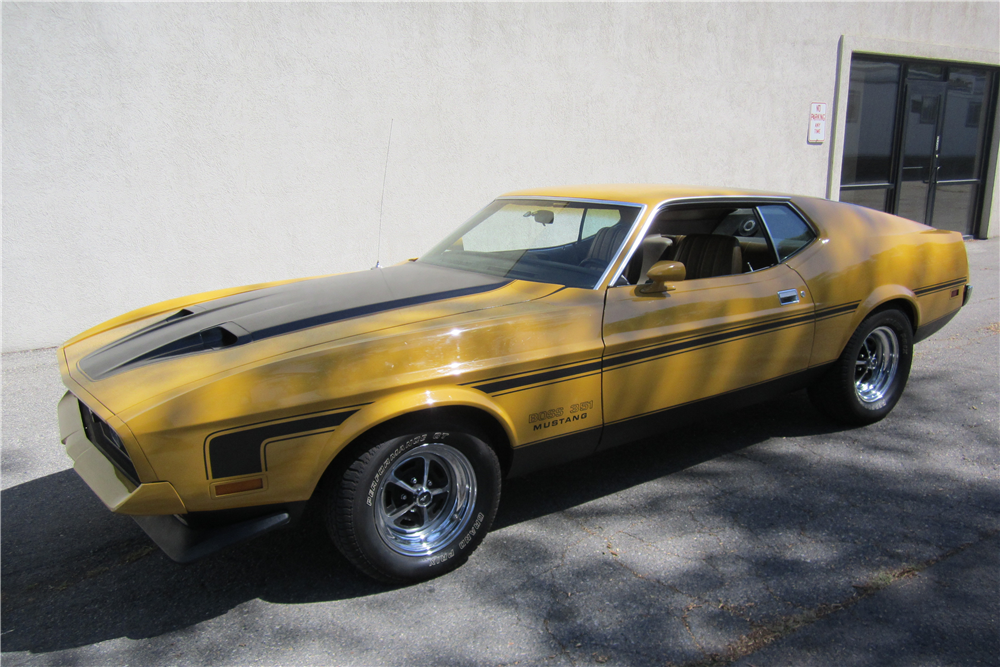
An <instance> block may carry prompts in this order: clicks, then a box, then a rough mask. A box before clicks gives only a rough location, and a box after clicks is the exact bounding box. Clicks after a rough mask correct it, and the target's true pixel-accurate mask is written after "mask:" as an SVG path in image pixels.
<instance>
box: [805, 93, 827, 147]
mask: <svg viewBox="0 0 1000 667" xmlns="http://www.w3.org/2000/svg"><path fill="white" fill-rule="evenodd" d="M824 141H826V104H825V103H824V102H813V103H812V104H810V105H809V143H811V144H821V143H823V142H824Z"/></svg>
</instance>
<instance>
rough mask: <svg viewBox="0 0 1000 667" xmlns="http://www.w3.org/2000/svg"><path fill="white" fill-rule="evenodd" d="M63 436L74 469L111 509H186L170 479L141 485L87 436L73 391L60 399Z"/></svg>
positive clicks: (171, 511) (127, 511)
mask: <svg viewBox="0 0 1000 667" xmlns="http://www.w3.org/2000/svg"><path fill="white" fill-rule="evenodd" d="M59 432H60V440H61V441H62V443H63V444H64V445H66V454H68V455H69V457H70V458H71V459H73V469H74V470H75V471H76V473H77V474H78V475H79V476H80V477H81V478H83V481H84V482H86V483H87V486H89V487H90V489H91V491H93V492H94V493H95V494H97V497H98V498H100V499H101V502H103V503H104V504H105V505H107V507H108V509H110V510H111V511H112V512H117V513H118V514H133V515H136V514H138V515H145V514H166V515H169V514H184V513H186V512H187V509H186V508H185V507H184V502H183V501H182V500H181V499H180V496H178V495H177V491H175V490H174V487H173V486H172V485H171V484H170V482H143V483H140V484H139V485H138V486H137V485H136V484H134V483H133V482H132V480H130V479H129V478H128V476H127V475H126V474H124V473H123V472H122V471H120V470H119V469H118V468H116V467H115V465H114V463H112V462H111V460H110V459H109V458H108V457H107V456H106V455H105V454H104V452H102V451H101V450H100V449H98V448H97V447H96V446H94V444H93V443H92V442H91V441H90V440H89V439H87V433H86V431H85V430H84V426H83V417H82V416H81V414H80V403H79V401H78V400H77V398H76V396H74V395H73V394H71V393H70V392H66V395H65V396H63V397H62V400H60V401H59Z"/></svg>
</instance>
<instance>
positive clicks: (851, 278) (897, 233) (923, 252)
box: [788, 197, 969, 366]
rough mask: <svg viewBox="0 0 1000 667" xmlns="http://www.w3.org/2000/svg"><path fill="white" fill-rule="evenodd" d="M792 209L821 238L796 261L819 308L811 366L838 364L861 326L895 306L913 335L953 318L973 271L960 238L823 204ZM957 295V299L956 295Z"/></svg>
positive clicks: (799, 201) (805, 201) (801, 203)
mask: <svg viewBox="0 0 1000 667" xmlns="http://www.w3.org/2000/svg"><path fill="white" fill-rule="evenodd" d="M792 201H793V203H794V204H795V205H796V206H797V207H798V208H799V210H801V211H802V212H803V213H805V214H806V216H807V217H808V218H809V219H810V221H811V222H812V223H813V224H814V225H815V226H816V228H817V229H818V230H819V232H820V238H819V239H817V241H815V242H814V243H813V244H812V245H810V246H809V247H808V248H806V249H805V250H803V251H802V252H801V253H799V254H798V255H796V256H795V257H793V258H791V259H790V260H789V261H788V265H789V266H790V267H791V268H793V269H795V270H796V271H798V272H799V274H800V275H801V276H802V278H803V280H805V281H806V283H807V284H808V285H809V289H810V291H811V293H812V295H813V299H814V300H815V303H816V309H817V312H818V313H821V312H822V311H823V309H830V311H829V312H831V313H834V314H832V315H831V316H829V317H822V316H820V317H818V319H817V322H816V335H815V339H814V342H813V350H812V357H811V360H810V365H812V366H816V365H820V364H824V363H828V362H831V361H834V360H835V359H837V357H839V356H840V354H841V352H842V351H843V349H844V346H845V345H846V344H847V341H848V339H849V338H850V337H851V335H852V334H853V333H854V331H855V330H856V329H857V327H858V325H859V324H860V323H861V322H862V320H864V318H865V317H867V316H868V315H869V314H870V313H871V312H872V311H873V310H875V309H877V308H878V307H880V306H882V305H883V304H886V303H888V302H890V301H899V302H904V303H905V304H906V305H907V307H908V310H909V312H908V315H910V317H911V318H912V320H913V324H914V329H915V330H916V329H917V328H920V327H923V326H926V325H928V324H932V323H933V322H935V321H936V320H939V319H941V318H943V317H947V316H949V315H951V314H954V313H955V312H956V311H957V310H958V309H959V308H961V306H962V289H961V285H963V284H964V283H965V282H967V281H968V276H969V266H968V258H967V256H966V251H965V243H964V241H963V240H962V236H961V234H959V233H957V232H951V231H946V230H939V229H934V228H932V227H928V226H926V225H921V224H919V223H916V222H913V221H911V220H906V219H904V218H900V217H897V216H893V215H889V214H887V213H882V212H879V211H874V210H871V209H867V208H863V207H860V206H854V205H851V204H841V203H839V202H831V201H828V200H823V199H813V198H805V197H803V198H795V199H793V200H792ZM956 292H957V293H956Z"/></svg>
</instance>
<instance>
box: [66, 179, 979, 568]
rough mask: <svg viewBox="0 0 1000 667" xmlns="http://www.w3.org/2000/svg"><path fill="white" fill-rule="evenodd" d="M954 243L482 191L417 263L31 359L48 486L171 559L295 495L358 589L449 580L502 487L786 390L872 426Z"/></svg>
mask: <svg viewBox="0 0 1000 667" xmlns="http://www.w3.org/2000/svg"><path fill="white" fill-rule="evenodd" d="M968 276H969V272H968V263H967V258H966V252H965V247H964V244H963V242H962V237H961V236H960V235H959V234H957V233H955V232H948V231H941V230H937V229H932V228H930V227H926V226H924V225H920V224H917V223H915V222H910V221H908V220H904V219H901V218H897V217H894V216H891V215H887V214H884V213H878V212H875V211H872V210H869V209H865V208H859V207H856V206H852V205H846V204H839V203H835V202H830V201H826V200H822V199H814V198H810V197H794V196H793V197H789V196H779V195H766V194H760V193H751V192H740V191H731V190H712V189H694V188H677V187H660V186H595V187H573V188H552V189H543V190H530V191H524V192H517V193H512V194H508V195H505V196H503V197H500V198H498V199H496V200H495V201H494V202H493V203H491V204H490V205H489V206H487V207H486V208H484V209H483V210H482V211H480V212H479V213H477V214H476V215H475V216H474V217H473V218H472V219H471V220H469V221H468V222H467V223H465V224H464V225H462V226H461V227H460V228H459V229H458V230H457V231H455V232H454V233H453V234H451V235H450V236H449V237H447V238H446V239H445V240H444V241H442V242H441V243H439V244H438V245H437V246H435V247H434V248H433V249H431V250H430V251H429V252H428V253H427V254H426V255H424V256H423V257H421V258H420V259H416V260H410V261H408V262H404V263H403V264H401V265H398V266H393V267H389V268H376V269H373V270H370V271H362V272H358V273H350V274H344V275H334V276H326V277H320V278H311V279H305V280H297V281H288V282H281V283H269V284H262V285H250V286H247V287H241V288H236V289H228V290H221V291H217V292H209V293H206V294H199V295H196V296H193V297H188V298H183V299H175V300H173V301H166V302H164V303H160V304H157V305H154V306H149V307H147V308H142V309H140V310H137V311H134V312H132V313H129V314H127V315H123V316H122V317H119V318H117V319H114V320H111V321H109V322H106V323H104V324H102V325H100V326H97V327H95V328H93V329H91V330H89V331H86V332H84V333H82V334H80V335H79V336H77V337H75V338H73V339H72V340H70V341H68V342H67V343H66V344H65V345H63V346H62V347H61V348H60V349H59V363H60V367H61V371H62V377H63V380H64V382H65V384H66V386H67V387H68V388H69V392H68V393H67V394H66V395H65V396H64V397H63V399H62V401H61V402H60V404H59V425H60V430H61V433H62V441H63V442H64V443H65V445H66V450H67V452H68V454H69V456H70V457H71V458H72V459H73V461H74V467H75V469H76V471H77V472H78V473H79V474H80V476H81V477H82V478H83V479H84V480H85V481H86V483H87V484H88V485H89V486H90V487H91V488H92V489H93V491H94V492H95V493H96V494H97V495H98V496H99V497H100V498H101V500H102V501H104V503H105V504H106V505H107V506H108V507H109V508H110V509H111V510H112V511H114V512H119V513H122V514H129V515H133V516H134V517H135V519H136V521H138V523H139V524H140V525H141V526H142V528H143V529H144V530H145V531H146V532H147V533H148V534H149V535H150V537H152V539H153V540H154V541H156V542H157V544H159V545H160V547H161V548H162V549H163V550H164V551H165V552H166V553H167V554H168V555H169V556H170V557H171V558H173V559H174V560H177V561H189V560H193V559H195V558H198V557H200V556H203V555H205V554H207V553H210V552H212V551H215V550H216V549H219V548H222V547H224V546H227V545H230V544H233V543H235V542H238V541H240V540H243V539H246V538H249V537H252V536H254V535H259V534H261V533H264V532H267V531H269V530H271V529H274V528H277V527H279V526H283V525H285V524H287V523H289V522H290V521H291V520H293V519H295V518H296V517H297V516H298V515H299V514H301V512H302V510H303V508H304V507H305V504H306V502H307V501H309V500H310V499H312V498H314V499H315V501H316V502H318V503H320V504H321V505H322V510H323V513H324V516H325V519H326V523H327V526H328V528H329V532H330V535H331V537H332V539H333V541H334V542H335V544H336V545H337V547H338V548H339V549H340V550H341V551H342V552H343V553H344V555H345V556H346V557H347V558H348V559H349V560H350V561H351V562H352V563H354V565H356V566H357V567H358V568H359V569H360V570H362V571H363V572H365V573H367V574H368V575H371V576H373V577H376V578H378V579H382V580H387V581H416V580H421V579H427V578H430V577H434V576H437V575H440V574H442V573H444V572H447V571H449V570H451V569H453V568H455V567H457V566H458V565H459V564H461V563H462V562H464V561H465V560H466V559H467V558H468V556H469V554H470V553H471V552H472V551H473V550H474V549H475V548H476V546H477V545H478V544H479V543H480V542H481V541H482V539H483V536H484V535H485V533H486V531H487V530H488V529H489V527H490V523H491V522H492V520H493V517H494V515H495V513H496V509H497V503H498V501H499V498H500V486H501V479H502V478H503V477H504V476H511V475H519V474H523V473H525V472H529V471H532V470H536V469H539V468H541V467H544V466H550V465H554V464H558V463H562V462H565V461H569V460H571V459H575V458H579V457H582V456H587V455H589V454H592V453H594V452H596V451H601V450H604V449H607V448H609V447H614V446H616V445H619V444H622V443H625V442H628V441H630V440H635V439H637V438H641V437H643V436H646V435H648V434H650V433H654V432H656V431H658V430H661V429H663V428H664V427H665V426H666V425H673V424H677V423H678V422H679V421H681V420H682V419H688V418H691V417H696V416H698V415H713V414H716V413H717V412H718V411H719V410H722V409H726V408H732V407H737V406H742V405H746V404H748V403H751V402H755V401H760V400H763V399H766V398H768V397H772V396H774V395H776V394H778V393H780V392H787V391H790V390H794V389H799V388H802V387H808V388H809V395H810V397H811V398H812V400H813V402H814V403H815V405H816V407H817V408H819V409H820V410H821V411H823V412H824V413H826V414H827V415H828V416H830V417H831V418H834V419H837V420H840V421H843V422H847V423H851V424H867V423H871V422H874V421H877V420H879V419H882V418H883V417H885V416H886V415H887V414H888V413H889V412H890V411H891V410H892V408H893V406H895V404H896V402H897V401H898V400H899V398H900V395H901V394H902V392H903V388H904V386H905V385H906V379H907V376H908V375H909V371H910V361H911V359H912V346H913V344H914V343H915V342H918V341H920V340H921V339H923V338H926V337H927V336H929V335H931V334H932V333H934V332H935V331H937V330H938V329H940V328H941V327H942V326H944V325H945V323H947V322H948V321H949V320H950V319H951V318H952V317H954V316H955V314H956V313H957V312H958V310H959V309H960V308H961V307H962V305H963V304H964V303H965V302H966V301H967V300H968V298H969V294H970V292H971V288H970V286H969V285H968Z"/></svg>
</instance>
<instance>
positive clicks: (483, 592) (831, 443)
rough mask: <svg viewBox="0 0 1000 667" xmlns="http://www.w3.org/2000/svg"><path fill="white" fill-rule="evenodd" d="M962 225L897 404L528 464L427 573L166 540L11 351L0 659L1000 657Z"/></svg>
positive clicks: (976, 319) (987, 476)
mask: <svg viewBox="0 0 1000 667" xmlns="http://www.w3.org/2000/svg"><path fill="white" fill-rule="evenodd" d="M967 247H968V250H969V256H970V260H971V262H972V279H971V280H972V283H973V284H974V286H975V294H974V297H973V300H972V302H971V303H970V304H969V305H968V306H967V307H966V308H964V309H963V310H962V312H961V313H960V314H959V316H958V317H957V318H956V319H955V320H954V321H952V322H951V323H950V324H949V325H948V326H947V327H946V328H945V329H944V330H942V331H941V332H939V333H938V334H936V335H935V336H933V337H932V338H930V339H929V340H927V341H925V342H923V343H920V344H919V345H917V346H916V348H915V356H914V363H913V370H912V373H911V375H910V382H909V385H908V388H907V390H906V393H905V394H904V396H903V398H902V400H901V401H900V403H899V405H898V406H897V407H896V409H895V411H894V412H893V413H892V414H891V415H890V416H889V417H888V418H887V419H885V420H884V421H882V422H880V423H878V424H875V425H872V426H869V427H866V428H852V429H847V428H843V427H841V426H838V425H835V424H832V423H830V422H829V421H826V420H825V419H824V418H823V417H821V416H820V414H819V413H817V412H816V411H815V410H814V409H813V408H812V406H811V405H810V404H809V401H808V399H807V397H806V395H805V394H804V393H803V392H799V393H796V394H791V395H789V396H786V397H783V398H781V399H778V400H774V401H770V402H768V403H764V404H761V405H757V406H754V407H751V408H748V409H745V410H741V411H738V412H734V413H729V414H727V415H725V416H721V415H720V417H719V418H718V419H714V420H711V421H709V422H706V423H701V424H698V425H693V426H687V427H683V428H679V429H676V430H673V431H668V432H665V433H663V434H662V435H659V436H657V437H654V438H650V439H647V440H644V441H642V442H639V443H636V444H634V445H631V446H628V447H623V448H619V449H618V450H615V451H611V452H608V453H605V454H602V455H600V456H598V457H594V458H591V459H588V460H584V461H580V462H577V463H573V464H570V465H566V466H562V467H560V468H556V469H552V470H548V471H544V472H541V473H538V474H535V475H532V476H529V477H525V478H521V479H517V480H512V481H509V482H507V483H506V484H505V486H504V490H503V498H502V499H501V502H500V510H499V514H498V516H497V520H496V523H495V525H494V528H493V530H492V532H491V533H490V534H489V535H488V536H487V537H486V540H485V541H484V543H483V545H482V546H481V547H480V548H479V550H478V551H477V552H476V553H475V554H474V555H473V556H472V558H471V559H470V560H469V562H468V563H467V564H466V565H464V566H463V567H462V568H460V569H459V570H457V571H456V572H453V573H451V574H448V575H446V576H443V577H440V578H438V579H436V580H433V581H430V582H426V583H423V584H419V585H414V586H405V587H392V586H385V585H381V584H377V583H374V582H372V581H370V580H368V579H366V578H364V577H363V576H361V575H359V574H356V573H355V572H354V571H353V570H352V569H350V567H349V566H348V565H347V564H346V563H345V562H344V560H343V559H342V558H340V556H339V555H338V554H337V553H336V551H335V550H334V549H333V547H332V546H331V544H330V542H329V540H328V539H327V538H326V536H325V534H324V533H323V531H322V529H321V528H320V527H319V526H318V525H317V524H315V523H312V522H306V523H305V524H304V525H302V526H301V527H298V528H295V529H291V530H286V531H282V532H277V533H272V534H269V535H266V536H264V537H262V538H260V539H258V540H256V541H253V542H248V543H245V544H243V545H239V546H236V547H233V548H231V549H229V550H227V551H224V552H221V553H219V554H216V555H214V556H211V557H209V558H206V559H204V560H201V561H199V562H196V563H194V564H191V565H186V566H184V565H177V564H175V563H173V562H171V561H170V560H168V559H167V558H166V557H165V556H164V555H163V554H162V553H160V552H159V551H158V550H157V549H156V548H155V547H154V546H153V545H152V544H151V543H150V542H149V540H148V539H147V538H146V537H145V535H144V534H143V533H142V531H141V530H140V529H139V528H138V526H137V525H136V524H135V523H134V522H133V521H131V520H130V519H128V518H126V517H120V516H115V515H112V514H111V513H109V512H108V511H107V510H106V509H105V508H104V506H103V505H102V504H101V503H100V502H99V501H98V500H97V498H96V497H95V496H94V495H93V494H92V493H91V492H90V491H89V489H87V487H86V486H85V485H84V484H83V482H82V481H80V480H79V479H78V478H77V476H76V474H75V473H74V472H73V471H72V470H71V469H70V467H69V460H68V459H67V458H66V457H65V454H64V453H63V452H62V448H61V446H60V445H59V442H58V431H57V426H56V413H55V410H56V402H57V401H58V399H59V397H60V396H61V395H62V392H63V390H62V388H61V385H60V382H59V377H58V370H57V367H56V363H55V351H54V350H53V349H49V350H37V351H31V352H22V353H13V354H6V355H3V359H2V374H3V397H2V422H0V427H2V437H3V440H2V449H0V454H2V461H0V463H2V492H0V520H2V524H0V550H2V553H0V559H2V560H0V589H2V591H0V592H2V602H0V613H2V618H0V648H2V661H3V664H4V665H5V666H8V665H11V666H12V665H109V664H114V665H161V664H162V665H174V664H184V665H271V664H281V665H327V664H329V665H514V664H518V665H592V664H606V665H685V666H694V665H717V664H718V665H721V664H734V665H740V666H742V667H751V666H752V667H763V666H766V665H795V666H809V665H835V664H837V665H872V666H878V667H883V666H887V665H899V666H906V667H911V666H923V665H928V666H930V665H963V666H964V665H997V664H1000V581H998V578H1000V577H998V575H1000V532H998V531H1000V520H998V517H1000V474H998V473H1000V421H998V412H1000V398H998V396H1000V359H998V356H1000V354H998V353H1000V298H998V292H1000V275H998V264H1000V252H998V251H1000V244H998V241H997V240H996V239H993V240H990V241H971V242H969V243H968V245H967Z"/></svg>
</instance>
